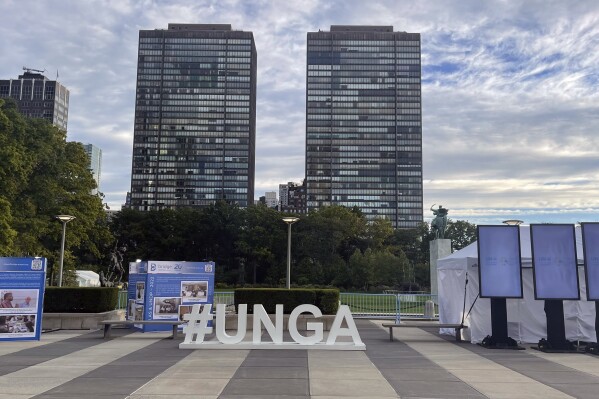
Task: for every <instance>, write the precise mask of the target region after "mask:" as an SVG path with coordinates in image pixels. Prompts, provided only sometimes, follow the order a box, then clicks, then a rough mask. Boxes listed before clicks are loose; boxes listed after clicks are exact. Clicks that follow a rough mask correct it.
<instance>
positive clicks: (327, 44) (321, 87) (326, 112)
mask: <svg viewBox="0 0 599 399" xmlns="http://www.w3.org/2000/svg"><path fill="white" fill-rule="evenodd" d="M307 51H308V57H307V64H308V65H307V68H306V69H307V76H306V80H307V90H308V92H307V97H306V99H307V101H306V195H307V205H308V209H309V210H311V209H318V208H320V207H322V206H327V205H343V206H346V207H354V206H355V207H358V208H359V209H361V211H362V212H363V213H364V215H365V216H366V218H368V219H369V220H372V219H376V218H386V219H389V220H390V221H391V223H392V225H393V226H394V227H398V228H402V227H417V226H418V225H419V224H420V223H422V221H423V214H422V212H423V209H422V208H423V207H422V115H421V110H422V102H421V80H420V34H419V33H406V32H394V31H393V27H392V26H341V25H339V26H336V25H333V26H331V31H330V32H324V31H319V32H309V33H308V46H307Z"/></svg>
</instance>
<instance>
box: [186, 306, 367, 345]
mask: <svg viewBox="0 0 599 399" xmlns="http://www.w3.org/2000/svg"><path fill="white" fill-rule="evenodd" d="M211 310H212V305H210V304H208V305H205V306H204V307H203V308H201V307H200V305H194V306H193V308H192V311H191V313H188V314H186V315H184V316H183V318H184V320H185V321H187V322H188V324H187V325H186V326H185V327H183V333H184V334H185V340H184V341H183V343H181V344H179V348H180V349H316V348H318V349H326V350H366V345H364V343H363V342H362V340H361V339H360V334H359V333H358V329H357V328H356V324H355V323H354V319H353V318H352V315H351V311H350V309H349V307H348V306H347V305H341V306H340V307H339V310H338V311H337V315H336V316H335V320H334V321H333V325H332V327H331V330H330V331H329V334H328V337H327V338H326V340H325V339H324V326H323V323H322V322H320V321H315V322H308V323H307V330H308V331H311V332H312V334H311V335H302V334H300V332H299V330H298V327H297V321H298V320H297V319H298V317H299V315H300V314H302V313H310V314H312V315H313V316H314V317H315V318H316V319H318V318H320V317H322V312H321V311H320V309H318V308H317V307H316V306H314V305H300V306H298V307H296V308H295V309H294V310H293V311H292V312H291V314H290V315H289V323H288V329H289V335H290V336H291V339H292V340H293V341H291V342H285V341H283V325H284V323H283V305H277V306H276V314H275V321H274V323H273V321H272V320H271V319H270V316H269V315H268V314H267V313H266V310H265V309H264V307H263V306H262V305H254V317H253V323H252V324H253V325H252V341H244V338H245V336H246V334H247V304H242V305H239V308H238V313H237V333H236V334H235V335H229V334H227V332H226V330H225V305H224V304H218V305H216V327H215V329H216V339H217V340H216V341H205V340H204V339H205V336H206V334H211V333H212V330H213V328H212V327H210V326H209V324H210V322H212V320H213V318H214V315H213V314H212V313H211ZM344 321H345V324H346V325H347V327H341V326H342V324H343V322H344ZM263 326H264V329H265V330H266V332H267V333H268V335H269V336H270V338H271V340H272V341H268V342H263V341H262V327H263ZM339 337H349V338H351V341H349V342H348V340H345V341H342V342H337V340H338V338H339Z"/></svg>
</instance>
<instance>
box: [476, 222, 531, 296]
mask: <svg viewBox="0 0 599 399" xmlns="http://www.w3.org/2000/svg"><path fill="white" fill-rule="evenodd" d="M477 235H478V259H479V268H480V271H479V286H480V297H481V298H522V265H521V262H520V229H519V228H518V226H478V227H477Z"/></svg>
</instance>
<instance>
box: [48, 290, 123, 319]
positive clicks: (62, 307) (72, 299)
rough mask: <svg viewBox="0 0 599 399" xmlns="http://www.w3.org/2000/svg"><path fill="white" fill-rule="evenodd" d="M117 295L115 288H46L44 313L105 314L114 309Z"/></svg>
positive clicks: (117, 291)
mask: <svg viewBox="0 0 599 399" xmlns="http://www.w3.org/2000/svg"><path fill="white" fill-rule="evenodd" d="M118 295H119V289H118V288H116V287H110V288H108V287H77V288H73V287H61V288H59V287H46V293H45V295H44V312H47V313H99V312H107V311H110V310H114V309H115V308H116V305H117V302H118Z"/></svg>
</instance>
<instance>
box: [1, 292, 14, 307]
mask: <svg viewBox="0 0 599 399" xmlns="http://www.w3.org/2000/svg"><path fill="white" fill-rule="evenodd" d="M0 298H2V299H1V300H0V308H2V309H12V308H14V305H13V303H12V302H13V301H14V296H13V294H12V292H11V291H0Z"/></svg>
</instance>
